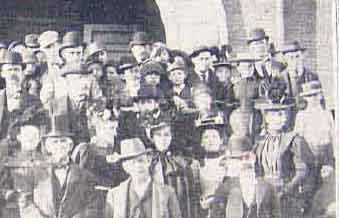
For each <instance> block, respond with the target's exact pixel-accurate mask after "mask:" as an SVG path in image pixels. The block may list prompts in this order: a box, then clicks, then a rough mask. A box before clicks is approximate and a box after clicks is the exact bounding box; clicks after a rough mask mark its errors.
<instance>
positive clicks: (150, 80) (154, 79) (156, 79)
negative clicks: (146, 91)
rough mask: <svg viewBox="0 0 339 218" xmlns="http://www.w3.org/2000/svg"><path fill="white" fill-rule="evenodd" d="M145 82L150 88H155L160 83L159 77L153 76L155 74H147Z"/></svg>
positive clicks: (157, 75)
mask: <svg viewBox="0 0 339 218" xmlns="http://www.w3.org/2000/svg"><path fill="white" fill-rule="evenodd" d="M144 79H145V82H146V83H147V84H149V85H152V86H157V85H159V83H160V75H159V74H155V73H151V74H147V75H146V76H145V77H144Z"/></svg>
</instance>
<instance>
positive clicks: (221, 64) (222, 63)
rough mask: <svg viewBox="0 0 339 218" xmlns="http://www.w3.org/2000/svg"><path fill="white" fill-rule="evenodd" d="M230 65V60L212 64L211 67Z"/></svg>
mask: <svg viewBox="0 0 339 218" xmlns="http://www.w3.org/2000/svg"><path fill="white" fill-rule="evenodd" d="M222 66H224V67H232V64H231V63H230V62H219V63H215V64H213V67H222Z"/></svg>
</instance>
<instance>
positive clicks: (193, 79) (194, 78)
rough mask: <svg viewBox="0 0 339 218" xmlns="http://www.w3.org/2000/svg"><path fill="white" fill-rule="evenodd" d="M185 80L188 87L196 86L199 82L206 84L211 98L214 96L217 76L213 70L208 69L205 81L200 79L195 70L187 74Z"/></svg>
mask: <svg viewBox="0 0 339 218" xmlns="http://www.w3.org/2000/svg"><path fill="white" fill-rule="evenodd" d="M187 82H188V85H189V86H190V87H196V86H197V85H199V84H204V85H206V86H207V87H208V88H209V89H210V91H211V96H212V97H213V99H215V98H216V93H217V82H218V78H217V76H216V75H215V72H213V71H212V70H209V71H208V76H207V82H206V83H204V82H203V81H202V80H201V79H200V77H199V75H198V74H197V73H196V72H193V73H191V74H189V75H188V77H187Z"/></svg>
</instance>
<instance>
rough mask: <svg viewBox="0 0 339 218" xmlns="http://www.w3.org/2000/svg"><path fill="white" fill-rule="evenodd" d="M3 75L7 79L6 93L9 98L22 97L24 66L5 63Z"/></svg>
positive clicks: (2, 69)
mask: <svg viewBox="0 0 339 218" xmlns="http://www.w3.org/2000/svg"><path fill="white" fill-rule="evenodd" d="M1 75H2V77H4V78H5V80H6V95H7V98H9V99H17V100H19V99H20V96H21V82H22V80H23V73H22V66H21V65H18V64H4V65H3V66H2V68H1Z"/></svg>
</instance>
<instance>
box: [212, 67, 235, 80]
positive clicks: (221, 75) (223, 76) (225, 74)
mask: <svg viewBox="0 0 339 218" xmlns="http://www.w3.org/2000/svg"><path fill="white" fill-rule="evenodd" d="M215 74H216V76H217V78H218V80H219V82H228V81H229V80H230V79H231V70H230V69H229V68H228V67H227V66H220V67H217V68H216V69H215Z"/></svg>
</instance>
